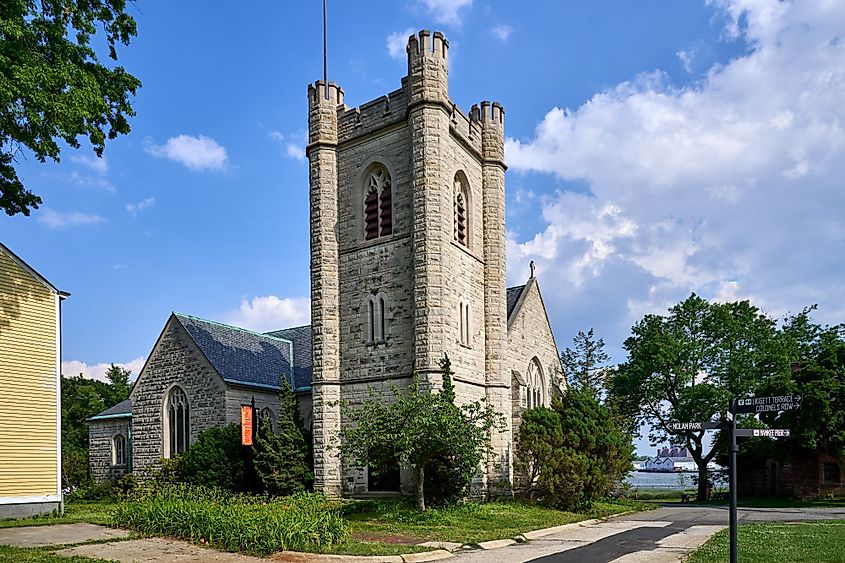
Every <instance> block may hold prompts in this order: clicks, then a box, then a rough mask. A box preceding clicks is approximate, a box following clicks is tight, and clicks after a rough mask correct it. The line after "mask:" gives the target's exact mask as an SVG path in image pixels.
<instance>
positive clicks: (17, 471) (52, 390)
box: [0, 243, 69, 518]
mask: <svg viewBox="0 0 845 563" xmlns="http://www.w3.org/2000/svg"><path fill="white" fill-rule="evenodd" d="M68 295H69V294H68V293H65V292H63V291H59V290H58V289H56V287H55V286H53V284H51V283H50V282H48V281H47V280H46V279H45V278H44V277H43V276H42V275H40V274H39V273H38V272H36V271H35V270H34V269H32V268H31V267H30V266H29V265H28V264H27V263H26V262H24V261H23V260H22V259H20V258H19V257H18V256H16V255H15V254H14V253H13V252H12V251H11V250H9V249H8V248H7V247H6V246H5V245H4V244H2V243H0V518H10V517H21V516H29V515H32V514H38V513H42V512H49V511H52V510H55V509H60V508H61V506H62V481H61V464H62V461H61V451H62V447H61V302H62V300H63V299H65V298H66V297H67V296H68Z"/></svg>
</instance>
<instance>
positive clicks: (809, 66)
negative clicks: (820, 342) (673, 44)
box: [506, 0, 845, 342]
mask: <svg viewBox="0 0 845 563" xmlns="http://www.w3.org/2000/svg"><path fill="white" fill-rule="evenodd" d="M713 3H714V4H715V5H716V6H718V7H719V8H720V9H721V10H723V12H724V13H725V14H727V16H728V19H729V20H730V23H729V25H728V27H727V29H726V34H727V35H730V36H733V37H738V38H740V39H741V40H742V41H744V42H745V43H746V45H747V46H748V50H747V52H746V53H745V54H744V55H742V56H739V57H737V58H735V59H732V60H730V61H728V62H725V63H722V64H719V65H714V66H713V67H712V68H710V69H709V71H708V72H707V73H706V74H705V75H704V76H703V79H702V80H700V81H697V82H694V83H691V84H690V85H685V86H678V85H676V84H673V83H671V82H670V80H669V79H668V77H667V75H666V74H664V73H662V72H659V71H658V72H653V73H649V74H644V75H641V76H637V77H635V78H633V79H632V80H630V81H628V82H624V83H621V84H618V85H616V86H614V87H611V88H609V89H607V90H605V91H602V92H598V93H596V94H595V95H593V96H592V98H591V99H590V100H589V101H588V102H587V103H585V104H583V105H581V106H580V107H576V108H571V109H570V108H563V107H556V108H552V109H551V110H549V111H548V113H547V114H546V115H545V117H544V118H543V119H542V121H541V122H540V123H539V124H538V125H537V127H536V130H535V132H534V134H533V135H532V136H531V137H529V138H525V139H514V138H510V139H508V140H507V143H506V152H507V161H508V164H509V165H510V167H511V170H514V171H531V172H540V173H548V174H551V175H554V176H555V177H556V178H557V180H558V181H559V182H560V185H561V188H560V190H559V191H558V192H557V193H556V194H553V195H550V196H549V197H548V198H547V199H546V200H545V201H544V202H543V203H542V207H541V210H542V211H541V212H542V223H541V225H540V229H539V231H538V232H534V233H533V234H530V235H527V236H526V235H524V234H523V235H522V236H518V235H517V234H515V233H510V235H509V239H508V257H509V266H510V267H509V274H510V276H511V278H512V279H513V281H519V280H521V279H524V277H525V273H527V271H528V270H527V262H528V261H529V260H535V261H536V262H537V267H538V271H539V272H540V273H541V274H542V275H543V276H544V277H542V278H541V280H540V281H541V285H543V286H544V287H547V288H552V287H553V288H555V292H554V293H553V294H552V295H551V296H549V297H547V303H548V302H549V301H551V302H552V303H553V305H552V306H556V307H558V310H560V311H564V310H567V307H568V308H570V311H573V314H572V316H571V317H570V320H568V321H567V322H570V323H572V322H579V320H578V319H579V318H583V319H584V320H583V321H580V322H582V326H571V327H568V330H569V331H571V332H573V333H574V332H575V331H577V330H578V329H581V328H584V327H587V326H591V325H595V324H598V323H599V322H602V321H601V319H602V318H604V319H605V320H606V326H608V327H611V328H610V329H609V330H608V332H612V331H613V330H617V329H618V331H619V333H618V334H608V335H607V337H606V339H608V340H617V341H620V342H621V338H622V337H624V335H625V333H626V332H627V331H628V330H629V329H630V326H631V323H632V321H635V320H636V319H638V318H639V317H640V316H641V315H642V314H643V313H644V312H652V311H660V310H663V311H665V307H666V306H668V305H671V304H673V303H675V302H677V301H678V300H680V299H683V298H684V297H686V296H687V295H689V293H690V292H691V291H696V292H698V293H699V294H701V295H703V296H704V297H708V298H715V299H719V300H722V299H730V298H733V297H736V298H749V297H750V298H752V299H753V300H754V302H755V303H756V304H758V305H761V306H763V307H764V308H765V309H766V310H767V311H769V312H770V313H772V314H780V313H783V312H786V311H798V310H800V309H801V308H802V307H803V306H805V305H808V304H812V303H819V304H820V310H819V316H818V317H817V318H819V319H820V320H825V321H826V322H832V321H836V322H839V321H841V320H842V319H841V318H836V317H835V315H841V314H842V307H841V306H839V305H838V304H837V303H836V302H835V299H836V297H835V296H837V295H840V294H841V293H842V292H843V290H845V281H843V280H845V276H844V275H843V274H845V267H843V265H842V261H841V260H840V256H841V249H842V248H843V244H845V234H844V233H845V230H843V227H842V224H843V223H842V219H841V214H842V210H843V209H845V190H843V189H842V178H843V177H845V104H843V103H842V100H845V41H843V40H842V39H841V38H842V37H843V36H845V3H842V2H824V1H816V2H810V1H806V2H794V3H789V2H768V1H765V2H764V1H752V0H718V1H715V2H713ZM685 55H686V56H688V55H689V53H686V54H685ZM679 56H680V55H679ZM682 60H684V57H682ZM685 62H686V61H685ZM573 184H574V185H575V186H577V187H574V188H573V187H570V186H571V185H573ZM547 293H548V291H547ZM579 303H591V304H592V309H591V310H587V308H586V307H585V308H584V310H582V311H580V312H579V311H577V309H578V308H579V307H582V305H580V304H579ZM579 315H580V316H579ZM826 316H827V317H826ZM591 319H592V320H591ZM611 319H612V320H611ZM586 323H589V324H586ZM613 323H617V325H613ZM560 324H563V323H560ZM562 328H567V327H562ZM559 330H560V329H559Z"/></svg>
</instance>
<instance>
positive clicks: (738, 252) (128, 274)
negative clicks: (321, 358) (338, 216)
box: [0, 0, 845, 377]
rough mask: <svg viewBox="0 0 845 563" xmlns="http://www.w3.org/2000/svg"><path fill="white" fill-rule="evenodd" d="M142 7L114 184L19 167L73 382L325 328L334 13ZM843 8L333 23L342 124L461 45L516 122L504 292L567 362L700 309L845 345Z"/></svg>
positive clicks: (365, 17)
mask: <svg viewBox="0 0 845 563" xmlns="http://www.w3.org/2000/svg"><path fill="white" fill-rule="evenodd" d="M222 6H223V4H215V3H211V4H210V3H207V2H198V1H197V2H190V1H180V2H163V1H150V2H138V3H137V4H136V5H134V6H132V5H130V10H131V11H132V12H133V14H134V16H135V18H136V19H137V21H138V31H139V33H138V37H137V38H136V39H135V41H134V42H133V43H132V45H131V46H129V47H128V48H123V49H121V51H120V63H121V64H123V65H124V66H125V67H126V68H127V69H128V70H129V71H130V72H132V73H133V74H135V75H136V76H137V77H138V78H140V79H141V81H142V82H143V87H142V88H141V90H140V91H139V93H138V95H137V97H136V98H135V101H134V107H135V109H136V110H137V116H136V117H135V118H134V119H133V120H132V133H131V134H130V135H128V136H125V137H121V138H119V139H117V140H115V141H113V142H111V143H110V144H109V145H107V147H106V151H105V158H104V159H103V160H97V159H96V158H95V157H94V155H93V153H91V152H90V150H78V151H74V150H65V151H64V152H63V154H62V162H61V164H40V163H38V162H36V161H34V160H33V159H32V158H30V159H29V160H25V161H22V162H21V163H20V172H21V174H22V177H23V178H24V181H25V183H26V184H27V185H28V187H29V188H31V189H33V190H34V191H35V192H36V193H38V194H40V195H42V197H43V198H44V205H43V206H42V208H41V209H39V210H38V211H36V212H34V213H33V214H32V216H31V217H29V218H26V217H22V216H17V217H13V218H8V217H5V216H3V217H2V218H0V240H2V241H3V242H4V243H5V244H7V245H8V246H9V247H10V248H12V249H13V250H14V251H15V252H16V253H18V254H19V255H20V256H21V257H22V258H24V259H25V260H27V261H28V262H29V263H30V264H31V265H33V266H34V267H35V268H36V269H38V270H39V271H40V272H41V273H43V274H44V275H45V276H46V277H47V278H48V279H50V280H51V281H52V282H53V283H55V284H56V285H57V286H59V287H60V288H62V289H65V290H67V291H70V292H71V293H72V297H71V298H70V299H69V300H68V301H67V302H66V303H65V306H64V318H63V321H64V357H65V360H66V362H68V364H67V366H66V369H65V371H66V373H67V374H71V373H79V372H84V373H86V374H87V375H89V376H93V377H96V376H99V375H101V374H102V372H103V370H104V368H105V365H107V364H108V363H110V362H115V363H120V364H124V365H127V366H129V367H130V368H132V369H133V370H135V372H136V373H137V371H138V370H139V369H140V367H141V365H142V363H143V359H144V357H145V356H146V354H147V353H148V352H149V350H150V348H151V347H152V345H153V343H154V341H155V339H156V337H157V336H158V334H159V332H160V330H161V328H162V326H163V324H164V322H165V320H166V319H167V316H168V314H169V312H170V311H172V310H176V311H182V312H186V313H190V314H194V315H197V316H201V317H206V318H211V319H216V320H220V321H224V322H231V323H235V324H240V325H242V326H246V327H249V328H254V329H258V330H270V329H274V328H281V327H283V326H286V325H292V324H304V323H307V322H308V292H309V280H308V200H307V194H308V176H307V163H306V161H305V159H304V142H305V135H306V127H307V123H306V98H305V94H306V86H307V84H308V83H309V82H312V81H313V80H316V79H318V78H320V77H321V75H322V66H321V62H322V53H321V41H322V39H321V24H322V21H321V2H320V1H319V0H307V1H306V0H298V1H286V2H263V3H258V2H254V3H249V4H244V5H243V6H241V5H240V4H237V5H234V7H232V6H229V5H226V6H227V7H226V8H225V9H224V8H223V7H222ZM844 9H845V8H843V3H839V2H823V1H818V2H810V1H807V2H800V3H799V2H796V3H795V4H793V3H790V2H777V1H774V0H772V1H770V0H713V1H710V2H692V1H690V2H675V1H671V0H666V1H641V2H618V1H616V2H602V1H590V2H586V1H584V2H575V1H573V2H559V1H556V0H555V1H553V0H546V1H528V2H505V1H498V2H496V1H484V0H452V1H448V0H408V1H406V2H388V1H379V2H370V1H368V2H351V1H345V2H339V1H332V0H330V1H329V75H330V79H331V80H334V81H336V82H338V83H339V84H341V85H342V86H343V88H344V90H345V92H346V102H347V103H348V104H349V105H359V104H361V103H364V102H366V101H368V100H370V99H373V98H375V97H378V96H380V95H383V94H385V93H387V92H389V91H391V90H393V89H395V88H397V87H398V85H399V80H400V78H401V77H402V76H403V75H404V74H405V71H406V68H405V57H404V44H405V40H406V38H407V35H408V34H409V33H410V32H412V31H415V30H417V29H421V28H429V29H435V30H442V31H443V32H444V33H445V34H446V36H447V38H448V39H449V41H450V84H449V86H450V94H451V96H452V98H453V99H454V100H455V101H456V102H457V103H458V104H459V105H460V106H461V107H463V108H464V109H465V110H466V109H468V108H469V106H471V105H472V104H473V103H476V102H478V101H481V100H482V99H493V100H498V101H501V102H502V103H503V105H504V106H505V108H506V112H507V120H506V134H507V136H508V143H507V160H508V164H509V166H510V169H509V171H508V173H507V178H506V181H507V198H508V215H507V221H508V223H507V227H508V232H509V240H508V258H509V266H508V276H509V280H508V281H509V283H510V284H518V283H522V282H523V281H524V279H525V278H526V277H527V275H528V261H530V260H535V261H536V262H537V266H538V273H539V280H540V284H541V289H542V290H543V292H544V298H545V301H546V305H547V307H548V309H549V313H550V316H551V319H552V323H553V326H554V329H555V333H556V337H557V341H558V344H559V346H561V347H564V346H566V345H569V344H570V343H571V338H572V336H573V335H574V334H575V333H576V332H577V331H578V330H580V329H584V330H586V329H588V328H589V327H594V328H595V330H596V332H597V334H599V335H601V336H603V337H604V339H605V341H606V342H607V344H608V348H609V351H610V353H611V355H612V356H613V359H614V360H615V361H622V360H624V354H623V352H622V349H621V344H622V341H623V340H624V338H625V337H626V336H627V335H628V334H629V331H630V327H631V326H632V324H634V323H635V322H636V321H637V320H638V319H639V318H641V317H642V315H643V314H644V313H648V312H662V311H665V310H666V307H668V306H670V305H672V304H673V303H675V302H677V301H679V300H681V299H683V298H684V297H686V296H687V295H688V294H689V293H690V292H691V291H696V292H698V293H700V294H701V295H703V296H705V297H707V298H713V299H740V298H742V299H744V298H749V299H751V300H752V301H753V302H754V303H755V304H757V305H759V306H760V307H762V308H764V309H765V310H766V311H767V312H769V313H771V314H772V315H775V316H781V315H783V314H786V313H787V312H789V311H793V312H794V311H798V310H800V309H801V308H802V307H804V306H805V305H809V304H812V303H818V304H819V305H820V308H819V313H818V316H817V319H818V320H820V321H824V322H839V321H842V320H845V305H843V303H842V301H841V299H840V298H839V296H840V295H842V291H843V266H842V264H841V259H842V249H843V240H845V225H843V222H842V211H843V209H845V191H843V190H842V187H843V186H842V181H841V178H842V177H843V172H845V154H843V153H845V132H843V130H844V129H843V128H845V125H843V124H845V106H843V104H842V100H843V99H845V44H843V41H842V40H841V37H842V36H843V33H845V13H843V10H844Z"/></svg>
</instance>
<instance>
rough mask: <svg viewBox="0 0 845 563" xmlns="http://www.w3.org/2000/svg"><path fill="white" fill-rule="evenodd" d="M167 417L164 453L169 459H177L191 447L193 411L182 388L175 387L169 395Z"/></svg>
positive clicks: (166, 409) (166, 407)
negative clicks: (176, 457)
mask: <svg viewBox="0 0 845 563" xmlns="http://www.w3.org/2000/svg"><path fill="white" fill-rule="evenodd" d="M165 415H166V421H165V425H164V431H165V432H166V434H165V438H166V440H165V450H164V451H165V453H166V454H167V457H175V456H177V455H179V454H181V453H182V452H184V451H185V450H187V449H188V447H189V446H190V445H191V409H190V406H189V404H188V396H187V395H186V394H185V391H184V390H183V389H182V388H181V387H179V386H176V387H173V388H172V389H171V390H170V392H169V393H168V394H167V402H166V405H165Z"/></svg>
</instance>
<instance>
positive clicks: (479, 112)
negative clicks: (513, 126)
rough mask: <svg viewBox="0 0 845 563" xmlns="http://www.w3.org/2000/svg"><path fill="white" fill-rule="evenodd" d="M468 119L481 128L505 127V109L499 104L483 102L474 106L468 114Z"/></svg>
mask: <svg viewBox="0 0 845 563" xmlns="http://www.w3.org/2000/svg"><path fill="white" fill-rule="evenodd" d="M469 115H470V119H472V120H473V121H474V122H475V123H478V124H479V125H480V126H481V127H482V128H487V127H498V128H500V129H504V127H505V108H503V107H502V104H500V103H499V102H492V103H491V102H489V101H484V102H481V103H480V104H474V105H473V106H472V109H470V112H469Z"/></svg>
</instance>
